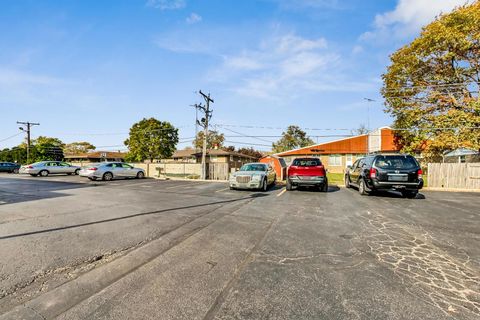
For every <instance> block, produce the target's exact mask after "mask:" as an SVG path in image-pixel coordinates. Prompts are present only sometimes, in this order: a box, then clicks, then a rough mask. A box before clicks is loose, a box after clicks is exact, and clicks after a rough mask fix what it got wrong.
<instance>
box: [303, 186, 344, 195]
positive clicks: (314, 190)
mask: <svg viewBox="0 0 480 320" xmlns="http://www.w3.org/2000/svg"><path fill="white" fill-rule="evenodd" d="M293 191H294V192H295V191H299V192H312V193H324V192H320V191H319V190H318V188H314V187H295V188H294V189H293ZM337 191H340V188H339V187H338V186H337V185H329V186H328V191H327V193H330V192H337Z"/></svg>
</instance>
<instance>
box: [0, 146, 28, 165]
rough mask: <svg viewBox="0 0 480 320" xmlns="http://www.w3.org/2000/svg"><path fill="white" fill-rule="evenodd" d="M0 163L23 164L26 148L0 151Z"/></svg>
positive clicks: (25, 158)
mask: <svg viewBox="0 0 480 320" xmlns="http://www.w3.org/2000/svg"><path fill="white" fill-rule="evenodd" d="M0 161H7V162H16V163H21V164H25V163H26V162H27V148H26V146H18V147H13V148H11V149H9V148H5V149H3V150H1V151H0Z"/></svg>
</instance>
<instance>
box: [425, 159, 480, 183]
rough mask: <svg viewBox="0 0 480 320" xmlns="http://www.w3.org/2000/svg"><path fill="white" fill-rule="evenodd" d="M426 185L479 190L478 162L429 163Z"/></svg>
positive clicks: (479, 169) (479, 167)
mask: <svg viewBox="0 0 480 320" xmlns="http://www.w3.org/2000/svg"><path fill="white" fill-rule="evenodd" d="M428 187H429V188H430V187H431V188H445V189H479V190H480V163H429V164H428Z"/></svg>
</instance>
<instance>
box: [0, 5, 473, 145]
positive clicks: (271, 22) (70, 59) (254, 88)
mask: <svg viewBox="0 0 480 320" xmlns="http://www.w3.org/2000/svg"><path fill="white" fill-rule="evenodd" d="M464 2H465V1H464V0H435V1H432V0H382V1H378V0H362V1H360V0H343V1H341V0H256V1H254V0H242V1H239V0H236V1H234V0H203V1H200V0H196V1H195V0H102V1H97V0H78V1H74V0H69V1H53V0H52V1H48V0H42V1H38V0H2V1H0V6H1V10H0V111H1V113H0V114H1V116H0V148H4V147H12V146H14V145H17V144H19V143H20V142H21V141H22V139H23V138H24V136H23V135H18V136H15V137H13V138H10V139H7V140H4V139H5V138H8V137H10V136H13V135H15V134H17V133H19V130H18V125H17V124H16V121H32V122H40V123H41V125H40V126H38V127H34V129H33V132H32V133H33V137H36V136H39V135H46V136H54V137H58V138H60V139H62V140H63V141H64V142H67V143H68V142H72V141H84V140H87V141H90V142H92V143H93V144H94V145H96V146H99V147H101V148H100V149H104V150H117V149H123V147H121V146H120V145H122V144H123V141H124V139H125V138H126V137H127V133H128V130H129V128H130V126H131V125H132V124H133V123H134V122H136V121H138V120H140V119H142V118H144V117H155V118H157V119H159V120H162V121H170V122H171V123H172V124H174V125H175V126H177V127H179V128H180V136H181V138H182V139H183V140H182V144H180V145H179V148H183V147H185V146H187V145H189V144H190V143H189V142H188V138H189V137H192V136H194V134H195V127H194V121H195V112H194V109H193V108H192V107H190V105H191V104H194V103H196V102H201V99H200V97H199V96H198V94H196V93H195V92H196V91H198V90H199V89H201V90H203V91H204V92H210V93H211V94H212V97H213V98H214V99H215V103H214V104H213V108H214V115H213V120H212V121H213V123H215V124H218V125H219V127H218V129H219V131H221V132H224V133H225V135H227V136H231V135H237V134H236V133H233V132H231V131H228V130H227V129H230V130H234V131H236V132H240V133H242V134H247V135H261V136H276V135H277V136H278V135H280V134H281V132H282V130H281V129H262V128H246V127H244V126H253V127H265V126H267V127H274V128H286V127H287V126H288V125H290V124H296V125H299V126H301V127H303V128H317V129H341V128H352V129H353V128H357V127H358V126H359V125H360V124H362V123H363V124H366V123H367V108H370V127H371V128H374V127H379V126H383V125H389V124H391V122H392V119H391V118H390V117H389V116H388V115H386V114H384V113H383V102H382V99H381V97H380V96H379V89H380V87H381V74H382V73H383V72H384V71H385V68H386V66H387V65H388V62H389V60H388V56H389V54H391V53H392V52H394V51H395V50H396V49H398V48H399V47H401V46H402V45H405V44H407V43H408V42H409V41H411V40H412V39H413V38H414V37H415V36H416V35H417V34H418V32H419V30H420V28H421V26H422V25H424V24H426V23H428V22H430V21H431V20H432V19H433V18H434V17H435V16H436V15H437V14H439V13H440V12H448V11H450V10H452V8H454V7H455V6H458V5H461V4H463V3H464ZM365 97H367V98H371V99H375V100H376V101H375V102H370V103H369V102H367V101H365V100H364V98H365ZM221 125H235V127H234V126H229V127H226V126H224V127H221ZM308 133H309V134H310V135H318V136H324V135H337V134H345V133H346V131H331V130H308ZM347 133H348V132H347ZM329 139H332V138H331V137H319V138H318V141H325V140H329ZM1 140H4V141H1ZM274 140H276V138H273V137H272V138H266V137H264V138H261V139H254V138H245V137H228V138H227V141H232V142H227V143H226V144H227V145H231V144H235V143H233V142H242V143H245V144H246V145H248V144H252V145H254V146H255V147H256V148H258V149H260V150H268V149H269V147H268V146H267V145H269V142H268V141H274ZM257 144H258V145H257ZM236 145H237V146H238V147H240V146H244V145H241V144H236ZM119 146H120V147H119Z"/></svg>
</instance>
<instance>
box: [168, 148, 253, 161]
mask: <svg viewBox="0 0 480 320" xmlns="http://www.w3.org/2000/svg"><path fill="white" fill-rule="evenodd" d="M201 155H202V152H197V151H196V150H194V149H191V150H177V151H175V153H174V154H173V155H172V156H171V158H184V157H193V156H201ZM207 155H208V156H237V157H243V158H249V159H256V158H255V157H252V156H250V155H248V154H243V153H238V152H235V151H226V150H223V149H212V150H207Z"/></svg>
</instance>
